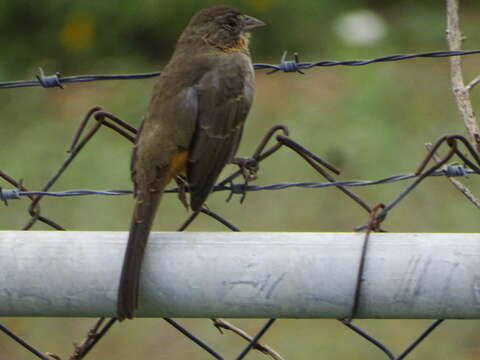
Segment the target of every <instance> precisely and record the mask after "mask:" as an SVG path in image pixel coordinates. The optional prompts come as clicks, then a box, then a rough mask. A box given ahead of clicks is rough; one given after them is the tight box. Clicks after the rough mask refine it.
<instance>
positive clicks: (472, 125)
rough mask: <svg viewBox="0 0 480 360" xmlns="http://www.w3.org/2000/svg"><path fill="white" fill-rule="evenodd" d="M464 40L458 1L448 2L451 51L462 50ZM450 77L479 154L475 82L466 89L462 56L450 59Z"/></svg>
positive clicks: (479, 141)
mask: <svg viewBox="0 0 480 360" xmlns="http://www.w3.org/2000/svg"><path fill="white" fill-rule="evenodd" d="M462 40H463V36H462V33H461V32H460V26H459V17H458V0H447V43H448V48H449V50H452V51H458V50H460V49H461V48H462ZM450 77H451V81H452V89H453V94H454V96H455V101H456V103H457V107H458V110H459V111H460V114H461V116H462V119H463V122H464V123H465V126H466V128H467V131H468V133H469V135H470V137H471V139H472V141H473V144H474V145H475V148H476V149H477V152H480V129H479V127H478V123H477V120H476V117H475V113H474V112H473V107H472V103H471V101H470V93H469V90H470V89H471V88H472V87H473V86H474V82H472V83H470V84H469V85H468V86H467V87H465V81H464V79H463V73H462V59H461V57H460V56H454V57H451V58H450Z"/></svg>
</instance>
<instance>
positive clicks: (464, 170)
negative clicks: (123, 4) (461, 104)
mask: <svg viewBox="0 0 480 360" xmlns="http://www.w3.org/2000/svg"><path fill="white" fill-rule="evenodd" d="M477 53H480V50H471V51H438V52H428V53H420V54H400V55H391V56H384V57H380V58H375V59H371V60H347V61H321V62H316V63H300V62H299V59H298V55H297V54H295V55H294V61H287V60H286V56H287V53H286V52H285V53H284V54H283V56H282V58H281V61H280V64H278V65H271V64H255V68H256V69H270V70H271V71H269V73H273V72H277V71H284V72H298V73H303V72H302V70H306V69H310V68H312V67H317V66H336V65H345V66H361V65H367V64H372V63H375V62H386V61H399V60H406V59H412V58H423V57H433V58H439V57H446V56H457V55H469V54H477ZM158 74H159V73H158V72H156V73H148V74H132V75H84V76H72V77H62V76H61V75H60V74H58V73H57V74H56V75H53V76H45V74H44V72H43V70H42V69H39V74H38V75H37V80H36V81H35V80H31V81H16V82H6V83H5V82H4V83H0V88H12V87H22V86H39V85H40V86H43V87H62V84H63V83H69V82H88V81H96V80H114V79H117V80H118V79H139V78H149V77H154V76H157V75H158ZM90 119H94V120H95V121H96V122H95V123H94V126H93V127H92V128H91V129H90V130H88V131H86V130H85V129H86V126H87V123H88V122H89V120H90ZM102 126H105V127H107V128H109V129H111V130H113V131H115V132H116V133H117V134H119V135H120V136H122V137H123V138H125V139H126V140H127V141H129V142H130V143H132V142H134V140H135V136H136V133H137V130H136V129H135V128H134V127H132V126H130V125H129V124H127V123H125V122H123V121H122V120H121V119H119V118H117V117H115V116H114V115H112V114H110V113H108V112H105V111H103V110H102V109H101V108H99V107H95V108H92V109H91V110H90V111H88V112H87V115H86V116H85V118H84V119H83V121H82V123H81V125H80V127H79V129H78V131H77V132H76V134H75V136H74V140H73V142H72V145H71V148H70V152H69V155H68V157H67V158H66V159H65V161H64V162H63V163H62V164H61V166H60V168H59V169H58V170H57V172H55V173H54V174H53V175H52V177H51V178H50V179H49V180H48V181H47V183H46V184H45V186H44V187H43V188H42V189H41V190H40V191H29V190H28V189H27V188H26V187H25V186H23V184H22V182H21V181H16V180H15V179H13V178H12V177H10V176H9V175H8V174H6V173H5V172H2V171H0V178H2V179H4V180H5V181H6V182H8V183H9V184H10V185H11V186H13V187H15V189H13V190H12V189H1V188H0V200H2V201H4V202H7V200H13V199H20V198H22V197H28V198H29V200H30V201H31V203H30V206H29V208H28V213H29V216H30V219H29V221H28V222H27V223H26V224H25V225H24V227H23V229H24V230H28V229H31V228H32V227H33V226H34V224H35V223H37V222H38V221H41V222H43V223H45V224H47V225H49V226H51V227H52V228H54V229H57V230H64V228H63V227H62V226H61V225H59V224H57V223H56V222H54V221H53V220H51V219H49V218H46V217H44V216H43V215H41V212H40V206H39V204H40V201H41V199H42V198H43V197H44V196H57V197H67V196H86V195H106V196H117V195H125V194H130V193H131V191H130V190H105V191H99V190H70V191H60V192H51V191H49V189H50V188H51V187H52V186H53V185H54V184H55V183H56V181H57V180H58V179H59V178H60V176H61V175H62V174H63V172H64V171H65V170H66V169H67V168H68V166H70V164H71V163H72V161H73V160H74V158H75V157H76V156H77V155H78V153H79V152H80V151H81V150H82V149H83V148H84V147H85V145H86V144H87V143H88V142H89V141H90V140H91V139H92V138H93V136H94V135H95V134H96V133H97V131H98V130H99V129H100V128H101V127H102ZM84 131H86V134H84ZM279 132H280V133H281V134H279V135H278V134H277V133H279ZM276 134H277V135H276ZM272 139H274V140H275V143H274V144H273V145H272V146H270V147H267V144H268V143H269V141H271V140H272ZM441 146H446V147H447V148H448V153H447V154H446V155H444V156H443V157H441V158H438V159H434V156H435V154H436V151H438V150H439V148H440V147H441ZM460 147H463V150H464V151H465V150H466V153H468V154H469V155H470V157H467V155H465V154H464V152H463V151H460ZM280 148H288V149H290V150H292V151H294V152H295V153H296V154H298V155H299V157H300V158H302V159H303V160H304V161H305V162H306V163H307V164H308V165H309V166H311V167H312V168H313V169H315V170H316V171H317V173H318V174H319V175H320V176H322V177H323V178H325V179H326V180H327V181H328V182H296V183H283V184H271V185H250V184H249V180H248V178H249V177H248V176H245V171H247V170H248V171H250V170H251V169H246V168H245V167H243V168H242V167H240V168H239V169H238V170H237V171H234V172H233V173H232V174H230V175H228V176H227V177H226V178H225V179H223V180H221V181H220V182H219V183H218V184H217V186H216V188H215V191H230V193H231V194H241V195H242V200H243V198H244V196H245V194H246V193H247V192H253V191H261V190H282V189H287V188H292V187H298V188H311V189H318V188H326V187H332V186H333V187H336V188H338V189H339V190H340V191H341V192H343V193H344V194H345V195H346V196H348V197H349V198H351V199H352V200H353V201H354V202H355V203H357V204H358V205H359V206H360V207H361V208H363V209H364V210H365V211H366V212H367V221H366V224H364V225H361V226H358V227H357V228H356V230H357V231H359V230H365V236H364V239H363V245H362V252H361V257H360V259H359V260H360V261H359V268H358V272H357V282H356V288H355V292H354V299H353V302H352V307H351V311H350V314H349V316H348V318H346V319H338V320H339V321H340V322H341V323H342V324H344V325H345V326H347V327H348V328H349V329H351V330H352V331H354V332H355V333H357V334H358V335H360V336H361V337H362V338H364V339H365V340H367V341H369V342H370V343H372V344H373V345H374V346H376V347H377V348H378V349H380V350H381V351H382V352H383V353H384V354H385V355H386V356H387V357H388V358H389V359H394V360H400V359H403V358H405V357H406V356H407V355H408V354H409V353H411V351H412V350H413V349H414V348H416V347H417V346H418V345H419V344H420V343H421V342H422V341H423V340H424V339H425V338H426V337H427V336H428V335H429V334H430V333H431V332H432V331H433V330H434V329H436V328H437V327H438V326H439V325H440V324H441V323H442V322H443V320H442V319H439V320H435V321H434V322H433V323H432V324H431V325H429V326H428V327H427V328H426V329H425V330H424V331H423V332H422V333H421V334H420V335H419V336H417V337H416V339H415V340H414V341H413V342H411V343H410V344H409V345H408V346H407V347H406V348H405V349H404V350H403V352H401V353H400V355H399V356H397V357H396V356H395V355H394V354H393V352H392V351H391V350H390V349H389V348H388V347H387V346H386V345H384V344H383V343H382V342H380V341H379V340H377V339H376V338H375V337H373V336H371V335H370V334H368V333H367V332H366V331H365V330H363V329H361V328H360V327H358V326H356V325H354V324H353V323H352V321H353V319H355V317H356V315H357V307H358V303H359V299H360V294H361V291H362V277H363V268H364V264H365V257H366V253H367V251H368V241H369V236H370V233H371V232H374V231H386V230H384V229H382V228H381V227H380V225H381V223H382V222H383V221H384V220H385V218H386V216H387V215H388V214H389V213H390V212H391V210H392V209H393V208H394V207H395V206H396V205H397V204H398V203H399V202H400V201H401V200H402V199H404V198H405V197H406V196H407V195H409V194H410V193H411V192H412V191H413V190H414V189H416V188H417V187H418V185H419V184H420V183H421V182H422V181H423V180H425V179H426V178H427V177H432V176H437V177H438V176H443V177H460V176H467V175H470V174H475V175H477V174H480V156H479V155H478V153H477V152H476V151H475V150H474V149H473V147H472V146H471V145H470V144H469V142H468V141H467V140H466V139H465V138H464V137H463V136H460V135H445V136H443V137H441V138H440V139H439V140H438V141H437V142H436V143H435V145H433V146H432V147H431V149H430V150H429V152H428V154H427V155H426V156H425V158H424V160H423V161H422V163H421V164H420V166H419V167H418V169H417V171H416V172H415V173H414V174H404V175H395V176H389V177H386V178H383V179H379V180H373V181H361V180H347V181H337V180H336V179H335V178H334V175H332V174H337V175H338V174H339V171H338V170H337V169H336V168H335V167H334V166H332V165H330V164H329V163H328V162H326V161H324V160H322V159H321V158H320V157H319V156H317V155H315V154H314V153H313V152H311V151H309V150H308V149H306V148H305V147H303V146H302V145H301V144H300V143H298V142H296V141H295V140H294V139H292V138H291V137H290V136H289V131H288V129H287V128H286V127H284V126H280V125H279V126H275V127H273V128H272V129H271V130H270V131H269V132H267V134H266V135H265V136H264V137H263V139H262V140H261V142H260V144H259V145H258V147H257V148H256V150H255V151H254V153H253V155H252V156H251V160H252V161H253V162H254V163H256V164H257V165H258V163H260V162H261V161H263V160H265V159H266V158H268V157H269V156H270V155H272V154H273V153H275V152H276V151H278V150H279V149H280ZM455 156H456V157H458V159H459V160H460V161H461V162H463V164H464V165H458V164H456V163H453V164H450V165H447V163H448V162H450V161H451V160H452V159H453V158H454V157H455ZM470 158H472V159H473V160H470ZM432 159H434V160H435V163H434V164H433V165H431V166H430V167H428V164H429V163H430V161H432ZM242 175H244V183H241V184H234V183H233V181H234V180H235V179H236V178H237V177H239V176H242ZM412 179H413V181H412V182H411V183H409V184H408V185H407V186H406V187H405V188H404V189H403V190H402V191H401V192H400V193H399V194H398V195H397V196H396V197H395V198H394V199H393V200H391V201H390V202H389V203H386V204H383V203H379V204H374V205H369V204H368V203H367V202H366V201H364V200H362V199H361V198H360V197H359V196H358V195H356V194H355V193H354V192H352V190H350V189H348V188H349V187H360V186H373V185H380V184H387V183H393V182H399V181H407V180H412ZM167 192H169V193H179V189H178V188H173V189H169V190H167ZM200 213H202V214H204V215H206V216H209V217H211V218H212V219H214V220H215V221H218V222H220V223H221V224H223V225H224V226H225V227H227V228H228V229H230V230H231V231H240V230H239V229H238V228H237V227H236V226H235V225H234V224H232V223H231V222H229V221H228V220H226V219H225V218H223V217H222V216H221V215H219V214H217V213H215V212H213V211H212V210H210V209H207V208H202V209H201V211H200ZM198 216H199V213H192V214H191V215H189V216H188V217H187V219H186V220H185V221H184V223H183V224H182V225H181V226H180V227H179V228H178V231H183V230H185V229H186V228H187V227H188V226H189V225H190V224H191V223H192V222H193V221H195V219H196V218H197V217H198ZM164 320H165V321H166V322H167V323H168V324H170V325H171V326H173V327H174V328H175V329H177V330H178V331H180V332H181V333H182V334H183V335H185V336H186V337H187V338H188V339H190V340H191V341H193V342H194V343H195V344H196V345H197V346H199V347H201V348H202V349H204V350H205V351H207V352H208V353H209V354H210V355H211V356H213V357H214V358H216V359H224V358H223V356H222V355H220V354H219V353H218V352H216V351H215V350H214V349H213V348H212V347H211V346H209V345H207V344H206V343H205V342H203V341H202V340H200V339H199V338H198V337H197V336H195V335H194V334H193V333H192V332H190V331H188V330H187V329H186V328H185V327H183V326H181V325H180V324H179V323H177V322H175V321H174V320H172V319H168V318H165V319H164ZM115 322H116V319H115V318H111V319H110V320H108V321H107V322H106V323H105V319H103V318H101V319H99V320H98V321H97V322H96V323H95V324H94V326H93V327H92V328H91V329H90V330H89V332H88V333H87V335H86V336H85V339H84V340H83V341H82V342H81V343H80V344H76V345H75V349H74V354H73V355H72V356H71V357H70V359H72V360H75V359H77V360H79V359H81V358H83V357H84V356H85V355H86V354H87V353H88V352H89V351H90V350H91V349H92V348H93V347H94V346H95V344H96V343H97V342H98V341H99V340H100V339H101V338H102V337H103V336H104V335H105V334H106V332H107V331H108V330H109V329H110V328H111V326H113V324H114V323H115ZM274 322H275V319H270V320H268V321H267V322H266V323H265V324H264V325H263V326H262V328H261V329H260V330H259V331H258V332H257V333H256V334H255V335H254V336H251V335H248V334H246V333H245V332H244V331H243V330H239V329H238V328H236V327H235V326H234V325H232V324H229V323H227V322H222V321H219V320H218V319H214V324H216V325H215V326H219V325H218V324H222V325H221V328H222V329H227V330H230V331H232V332H234V333H236V334H237V335H239V336H241V337H242V338H243V339H245V340H247V342H248V345H247V346H246V347H244V348H243V350H242V351H241V352H240V353H239V355H238V356H237V357H236V359H238V360H240V359H242V358H244V356H246V355H247V354H248V353H249V352H250V351H251V350H252V349H256V350H259V351H262V352H264V353H265V354H267V355H269V356H271V357H272V358H274V359H281V357H280V355H278V353H276V352H275V351H274V350H273V349H271V348H270V347H268V346H266V345H264V344H260V343H259V342H258V341H259V340H260V338H261V337H262V336H263V335H264V334H265V332H266V331H267V330H268V329H269V328H270V327H271V326H272V325H273V323H274ZM0 331H2V332H4V333H5V334H7V336H9V337H10V338H12V339H13V340H14V341H16V342H17V343H19V344H20V345H22V346H23V347H25V348H26V349H28V350H29V351H31V352H32V353H33V354H35V355H36V356H37V357H38V358H41V359H48V358H55V359H60V357H59V356H57V355H55V354H51V353H46V355H45V354H43V353H41V352H40V351H38V350H36V349H35V348H34V347H32V346H31V345H29V344H28V343H27V342H26V341H24V340H23V339H22V338H20V337H19V336H17V335H15V334H14V333H13V332H11V331H10V330H9V329H7V328H6V327H4V326H2V325H0Z"/></svg>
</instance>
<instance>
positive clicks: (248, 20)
mask: <svg viewBox="0 0 480 360" xmlns="http://www.w3.org/2000/svg"><path fill="white" fill-rule="evenodd" d="M242 20H243V31H245V32H249V31H252V30H255V29H256V28H259V27H262V26H265V25H267V24H265V23H264V22H263V21H261V20H258V19H255V18H254V17H252V16H248V15H244V16H243V19H242Z"/></svg>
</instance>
